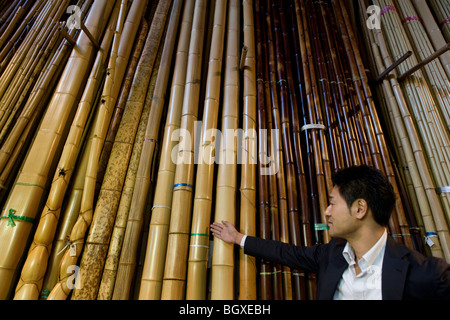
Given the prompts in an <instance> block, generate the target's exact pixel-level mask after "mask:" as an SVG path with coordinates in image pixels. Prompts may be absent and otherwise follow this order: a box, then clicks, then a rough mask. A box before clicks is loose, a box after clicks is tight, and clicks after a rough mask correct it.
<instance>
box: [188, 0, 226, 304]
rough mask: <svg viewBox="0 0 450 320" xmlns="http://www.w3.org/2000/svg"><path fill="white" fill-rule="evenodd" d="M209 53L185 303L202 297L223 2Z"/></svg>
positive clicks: (218, 5) (222, 1) (223, 1)
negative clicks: (186, 300)
mask: <svg viewBox="0 0 450 320" xmlns="http://www.w3.org/2000/svg"><path fill="white" fill-rule="evenodd" d="M214 10H215V11H214V22H213V24H214V27H213V32H212V42H211V51H210V53H209V64H208V75H207V80H206V83H207V85H206V97H205V104H204V108H203V122H202V127H201V133H200V146H199V164H198V165H197V178H196V184H195V195H194V205H193V216H192V227H191V236H190V245H189V258H188V269H187V284H186V299H188V300H203V299H205V296H206V269H207V262H208V251H209V226H210V224H211V207H212V200H213V199H212V195H213V183H214V182H213V181H214V165H215V161H216V160H215V157H216V138H217V137H216V134H217V131H216V129H217V118H218V115H219V104H220V103H219V102H220V97H221V95H220V92H221V90H220V85H221V80H222V60H223V58H222V56H223V47H224V34H225V22H226V16H227V1H226V0H217V1H216V5H215V9H214Z"/></svg>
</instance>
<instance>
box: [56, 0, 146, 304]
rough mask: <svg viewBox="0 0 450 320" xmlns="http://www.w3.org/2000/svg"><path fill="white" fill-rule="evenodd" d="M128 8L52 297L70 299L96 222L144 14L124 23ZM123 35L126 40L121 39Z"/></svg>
mask: <svg viewBox="0 0 450 320" xmlns="http://www.w3.org/2000/svg"><path fill="white" fill-rule="evenodd" d="M117 4H119V3H117ZM126 10H127V6H126V4H125V3H122V4H121V6H120V12H119V18H118V21H117V26H116V31H115V35H114V40H113V45H112V51H111V55H110V57H109V62H108V72H107V74H106V80H105V84H104V87H103V90H102V96H101V105H100V107H99V110H98V113H97V114H96V118H95V120H94V123H93V126H94V127H93V129H92V131H91V133H90V136H89V139H88V142H87V143H88V146H87V147H86V148H85V150H84V153H83V156H82V157H88V158H89V159H88V165H87V171H86V175H85V183H84V187H83V196H82V202H81V206H80V213H79V216H78V219H77V221H76V223H75V225H74V227H73V229H72V231H71V235H70V243H71V250H68V251H66V252H65V253H64V256H63V258H62V261H61V264H60V272H59V276H58V283H57V284H56V286H55V287H54V288H53V290H52V291H51V293H50V295H49V297H48V299H50V300H53V299H66V298H67V296H68V294H69V293H70V291H71V289H73V287H72V288H70V284H69V283H68V282H67V281H66V280H67V278H68V277H69V276H70V275H67V270H68V269H67V268H70V266H72V265H75V264H76V261H77V259H78V257H79V255H80V253H81V250H82V248H83V243H84V238H85V233H86V231H87V229H88V227H89V225H90V223H91V221H92V213H93V212H92V211H93V209H92V207H93V202H94V199H93V198H94V189H95V180H96V173H97V167H98V158H99V153H100V152H101V147H102V144H103V139H104V136H105V131H106V129H105V127H106V128H107V123H109V118H110V115H111V113H112V107H111V105H114V104H115V101H116V99H117V95H118V91H119V88H120V85H121V83H122V79H123V76H124V73H125V70H126V64H127V61H128V58H129V55H130V52H131V45H130V43H132V42H133V41H134V37H135V35H136V33H137V28H138V26H139V22H140V17H141V14H142V13H141V12H140V13H139V15H138V17H134V19H137V20H138V22H136V21H135V20H134V19H133V18H131V21H126V23H125V24H124V20H125V14H126ZM121 38H122V39H123V41H120V39H121ZM82 161H83V160H82ZM69 270H70V269H69ZM69 272H70V271H69Z"/></svg>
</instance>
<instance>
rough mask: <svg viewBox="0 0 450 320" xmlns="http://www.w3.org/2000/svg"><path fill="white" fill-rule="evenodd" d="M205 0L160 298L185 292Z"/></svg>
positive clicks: (198, 13)
mask: <svg viewBox="0 0 450 320" xmlns="http://www.w3.org/2000/svg"><path fill="white" fill-rule="evenodd" d="M205 18H206V2H205V1H202V0H197V1H196V4H195V9H194V20H193V23H192V34H191V43H190V46H189V60H188V69H187V74H186V87H185V91H184V100H183V111H182V117H181V125H180V129H181V130H182V131H181V132H182V133H183V137H182V139H183V144H180V145H179V147H178V158H177V167H176V170H175V179H174V186H173V196H172V205H171V207H172V212H171V216H170V225H169V236H168V242H167V253H166V262H165V266H164V276H163V285H162V292H161V299H164V300H166V299H169V300H171V299H182V298H183V297H184V296H185V280H186V262H187V256H188V245H189V234H190V224H191V208H192V207H191V206H192V203H191V202H192V201H191V200H192V191H193V190H192V189H193V182H194V177H193V174H194V150H193V146H194V134H195V123H194V122H195V121H196V120H197V113H198V103H199V93H200V81H199V80H200V78H201V62H202V51H203V35H204V31H205Z"/></svg>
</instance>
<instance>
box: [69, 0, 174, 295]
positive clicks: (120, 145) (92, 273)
mask: <svg viewBox="0 0 450 320" xmlns="http://www.w3.org/2000/svg"><path fill="white" fill-rule="evenodd" d="M134 4H135V5H137V6H134V7H132V8H131V11H130V14H131V17H133V18H134V19H131V21H134V22H136V21H140V20H141V17H142V12H143V9H144V8H145V2H144V1H143V2H134ZM138 4H140V6H139V5H138ZM168 7H170V3H168V4H166V7H162V8H159V10H157V13H156V14H157V15H158V18H159V17H160V16H159V15H161V20H158V19H155V20H153V23H152V27H151V29H150V32H149V35H151V37H149V38H147V41H146V43H145V45H144V48H143V52H142V55H141V59H140V61H139V64H138V66H137V70H136V73H135V77H134V79H133V85H132V87H131V89H130V94H129V97H128V101H127V104H126V107H125V110H124V115H123V118H122V121H121V123H120V127H119V130H118V132H117V136H116V139H115V141H114V145H113V148H112V151H111V156H110V160H109V162H108V166H107V168H106V173H105V177H104V179H103V184H102V187H101V190H100V194H99V198H98V200H97V203H96V208H95V211H94V215H93V220H92V225H91V227H90V229H89V234H88V237H87V239H86V246H85V248H84V251H83V256H82V258H81V262H80V272H81V288H80V289H78V288H75V290H74V292H73V295H72V299H75V300H77V299H83V300H85V299H95V298H96V297H97V293H98V289H99V285H100V281H101V275H102V272H103V267H104V263H105V259H106V254H107V250H108V246H109V242H110V238H111V233H112V229H113V225H114V220H115V216H116V214H117V209H118V206H119V201H120V193H121V192H122V188H123V183H124V181H125V175H126V171H127V170H126V169H127V167H128V164H129V160H130V157H131V153H132V150H133V144H134V141H135V137H136V131H137V129H138V125H139V119H140V117H141V115H142V110H143V107H144V102H145V98H146V94H147V91H148V84H149V82H150V77H151V74H152V70H157V69H156V68H154V67H153V66H154V63H155V60H156V56H157V51H158V47H159V42H160V39H161V36H162V33H163V30H164V26H165V23H164V21H165V20H164V17H165V15H166V13H167V11H168ZM156 21H158V23H161V25H158V27H157V28H156V29H155V22H156ZM135 25H136V26H138V25H139V23H135ZM158 28H159V29H158ZM136 31H137V28H136ZM134 34H136V33H134ZM111 114H112V112H110V113H109V116H111ZM103 130H105V128H104V127H103ZM103 132H105V133H106V130H105V131H102V134H103ZM104 136H105V135H102V137H104ZM91 152H92V150H91Z"/></svg>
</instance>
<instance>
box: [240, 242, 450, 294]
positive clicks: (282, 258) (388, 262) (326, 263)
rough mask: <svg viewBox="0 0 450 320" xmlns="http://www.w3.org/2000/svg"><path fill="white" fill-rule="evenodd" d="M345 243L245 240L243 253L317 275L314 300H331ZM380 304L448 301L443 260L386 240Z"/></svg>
mask: <svg viewBox="0 0 450 320" xmlns="http://www.w3.org/2000/svg"><path fill="white" fill-rule="evenodd" d="M346 243H347V241H345V240H343V239H337V238H336V239H332V240H331V241H330V242H329V243H328V244H325V245H315V246H312V247H301V246H293V245H288V244H285V243H282V242H278V241H271V240H263V239H260V238H255V237H247V239H246V241H245V246H244V252H245V253H246V254H248V255H251V256H255V257H259V258H262V259H265V260H268V261H273V262H278V263H280V264H283V265H286V266H289V267H291V268H293V269H304V270H307V271H310V272H314V273H316V274H317V299H318V300H331V299H333V295H334V293H335V291H336V288H337V285H338V283H339V280H340V279H341V277H342V274H343V272H344V271H345V269H346V268H347V267H348V263H347V261H346V260H345V259H344V257H343V255H342V251H343V250H344V247H345V245H346ZM381 294H382V299H383V300H401V299H446V300H450V265H449V264H447V263H446V262H445V261H444V260H443V259H438V258H434V257H429V258H426V257H424V256H423V255H422V254H420V253H419V252H416V251H414V250H410V249H408V248H407V247H405V246H403V245H401V244H398V243H397V242H395V240H393V239H392V238H391V237H388V239H387V243H386V250H385V253H384V259H383V268H382V274H381Z"/></svg>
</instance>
